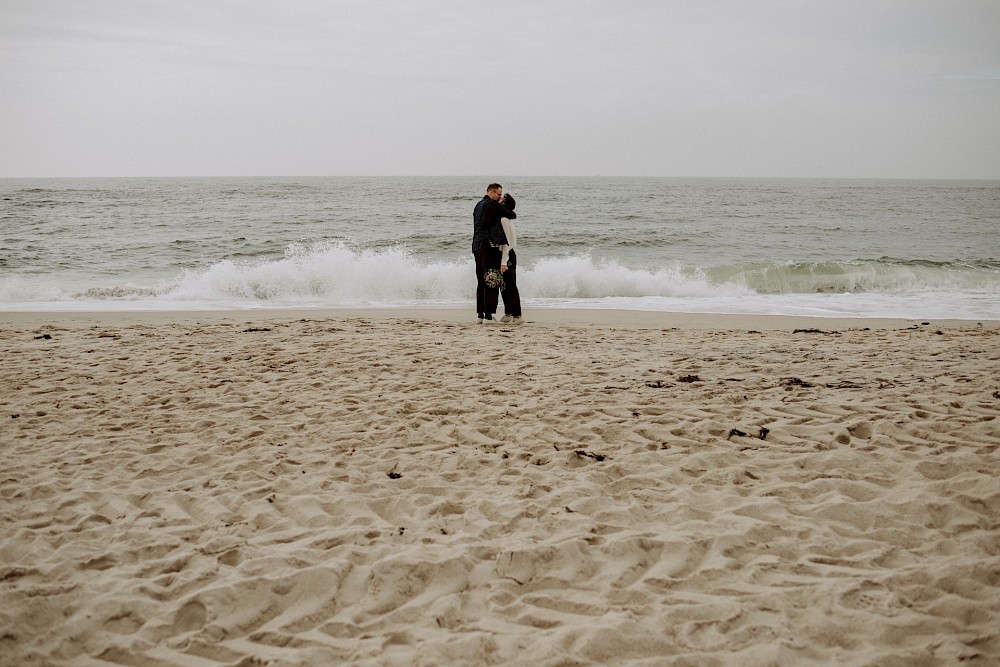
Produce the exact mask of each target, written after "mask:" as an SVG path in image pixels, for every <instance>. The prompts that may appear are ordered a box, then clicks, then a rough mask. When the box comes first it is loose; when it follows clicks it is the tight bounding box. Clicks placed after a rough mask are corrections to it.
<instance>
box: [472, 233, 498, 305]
mask: <svg viewBox="0 0 1000 667" xmlns="http://www.w3.org/2000/svg"><path fill="white" fill-rule="evenodd" d="M472 254H473V255H474V256H475V258H476V313H477V314H478V315H479V317H489V318H490V319H492V318H493V315H494V313H496V312H497V301H498V300H499V296H500V288H499V287H487V286H486V272H487V271H489V270H490V269H496V270H498V271H499V270H500V257H501V255H502V253H501V252H500V248H483V249H482V250H477V251H476V252H474V253H472Z"/></svg>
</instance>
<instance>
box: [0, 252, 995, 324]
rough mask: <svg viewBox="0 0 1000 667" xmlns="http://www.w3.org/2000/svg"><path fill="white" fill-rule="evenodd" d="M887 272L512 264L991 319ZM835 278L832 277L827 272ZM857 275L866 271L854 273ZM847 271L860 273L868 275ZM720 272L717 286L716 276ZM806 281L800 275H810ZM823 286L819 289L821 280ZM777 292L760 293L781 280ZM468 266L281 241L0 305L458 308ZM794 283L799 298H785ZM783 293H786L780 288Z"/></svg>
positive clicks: (601, 291) (836, 309) (528, 278)
mask: <svg viewBox="0 0 1000 667" xmlns="http://www.w3.org/2000/svg"><path fill="white" fill-rule="evenodd" d="M890 270H891V267H889V268H887V267H886V266H884V265H882V264H879V263H875V264H873V265H871V266H867V267H865V266H862V265H851V266H848V267H842V269H840V270H838V269H836V268H835V267H832V266H826V267H824V268H823V269H822V270H821V271H820V272H819V273H820V274H822V276H823V277H822V280H823V281H826V283H829V280H830V278H831V276H837V275H840V276H844V275H849V276H851V278H850V284H852V285H855V286H856V285H857V284H858V283H859V282H866V283H867V284H868V286H869V287H871V286H875V289H853V290H852V289H846V290H835V291H834V290H824V289H817V287H816V282H815V274H816V271H815V270H814V269H813V268H811V267H801V266H800V267H789V266H786V265H781V266H772V267H756V268H753V269H747V268H746V267H743V268H739V267H729V268H726V267H721V268H720V267H715V268H713V269H711V270H705V269H702V268H698V267H683V266H681V265H680V264H678V263H675V264H673V265H671V266H667V267H663V268H659V269H647V268H636V267H628V266H624V265H622V264H619V263H616V262H613V261H608V260H595V259H594V258H593V257H591V256H590V255H587V254H584V255H572V256H564V257H543V258H540V259H538V260H536V261H534V262H530V263H525V264H524V265H523V266H521V267H519V268H518V285H519V288H520V291H521V296H522V299H523V300H524V302H525V304H526V307H531V306H535V307H560V306H561V307H576V308H620V309H630V310H652V311H675V312H719V313H741V312H747V313H770V314H787V315H813V316H840V317H851V316H859V317H871V316H881V317H938V318H944V317H947V318H962V319H965V318H972V319H974V318H983V319H1000V298H997V293H998V291H1000V290H998V287H997V285H998V283H1000V281H998V280H996V279H995V278H994V280H993V281H992V282H990V281H989V280H988V277H989V276H990V275H992V274H991V273H990V272H989V271H987V272H985V277H984V275H983V272H982V271H978V272H974V273H975V275H974V276H972V277H966V278H965V279H964V281H963V280H959V281H957V282H959V283H963V284H965V286H966V287H967V288H968V287H969V285H974V286H975V289H964V290H963V289H957V288H956V287H955V284H954V283H955V280H951V279H949V281H944V282H945V283H947V284H942V278H941V275H940V274H942V273H945V274H948V275H951V274H954V273H955V269H953V268H952V267H944V268H942V267H921V271H922V272H923V273H925V274H926V275H925V277H924V278H923V279H920V278H918V277H916V274H915V273H914V272H913V270H912V268H911V267H901V268H898V269H897V272H898V273H899V274H900V276H905V278H906V279H905V280H898V279H886V277H885V276H886V273H887V272H888V271H890ZM838 271H839V273H838ZM754 272H756V274H765V275H766V274H769V273H770V274H781V275H783V276H784V278H783V281H784V282H783V283H778V282H776V281H771V282H770V283H769V285H768V286H769V288H770V289H769V290H768V291H764V290H761V291H758V290H755V289H752V288H751V287H749V286H748V284H747V283H748V282H751V281H748V280H747V275H748V274H753V273H754ZM866 272H867V273H866ZM859 274H866V275H868V276H869V279H868V280H864V279H861V278H859V277H858V276H859ZM722 276H725V279H721V277H722ZM810 276H812V278H810ZM826 283H824V284H826ZM782 284H783V285H784V286H785V287H786V291H785V292H780V293H769V292H771V291H773V290H775V289H776V286H778V287H780V286H781V285H782ZM474 286H475V278H474V264H473V262H472V259H471V258H469V259H464V258H463V259H456V260H453V261H440V260H438V261H431V260H426V259H421V258H418V257H416V256H414V254H413V253H411V252H409V251H408V250H406V249H404V248H401V247H393V248H387V249H381V250H370V249H369V250H356V249H352V248H350V247H348V246H346V245H345V244H342V243H324V244H315V245H313V246H305V245H300V244H293V245H291V246H289V248H288V249H287V251H286V252H285V254H284V256H283V257H280V258H277V259H270V260H266V259H259V260H252V261H242V262H240V261H233V260H224V261H220V262H217V263H215V264H212V265H211V266H208V267H207V268H205V269H203V270H187V271H184V272H182V273H181V274H180V275H178V276H177V277H176V278H175V279H174V280H170V281H165V282H163V281H160V282H156V283H151V284H146V285H143V284H135V283H128V284H114V285H103V286H91V287H86V288H84V289H80V286H79V285H78V284H76V283H75V281H72V280H71V281H69V282H68V284H59V283H58V282H57V281H55V280H54V279H52V278H47V279H41V280H36V279H33V278H31V277H28V276H23V275H22V276H8V277H5V278H2V279H0V309H2V310H50V309H51V310H67V309H68V310H86V309H109V310H140V309H141V310H172V309H181V310H185V309H187V310H190V309H206V308H224V309H230V308H232V309H246V308H263V307H266V308H286V307H358V306H363V307H391V306H408V307H421V306H461V307H465V306H467V305H470V304H471V303H472V301H473V299H474V296H475V291H474ZM803 286H804V287H805V290H806V291H796V288H801V287H803ZM789 287H791V288H792V291H787V288H789Z"/></svg>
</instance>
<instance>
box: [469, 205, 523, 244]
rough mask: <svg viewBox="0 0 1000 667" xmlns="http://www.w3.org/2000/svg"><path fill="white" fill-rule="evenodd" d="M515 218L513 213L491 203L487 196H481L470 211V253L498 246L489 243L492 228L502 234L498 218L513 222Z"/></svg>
mask: <svg viewBox="0 0 1000 667" xmlns="http://www.w3.org/2000/svg"><path fill="white" fill-rule="evenodd" d="M516 217H517V214H516V213H514V211H512V210H510V209H509V208H507V207H505V206H501V205H500V204H498V203H497V202H495V201H493V200H492V199H490V196H489V195H485V196H483V198H482V199H480V200H479V201H478V202H477V203H476V207H475V209H473V211H472V252H473V253H476V252H478V251H480V250H482V249H484V248H489V247H490V246H491V245H500V244H497V243H493V242H492V241H491V236H492V233H493V228H494V227H497V228H499V229H500V230H501V231H500V233H501V234H503V228H501V227H500V218H508V219H510V220H513V219H514V218H516Z"/></svg>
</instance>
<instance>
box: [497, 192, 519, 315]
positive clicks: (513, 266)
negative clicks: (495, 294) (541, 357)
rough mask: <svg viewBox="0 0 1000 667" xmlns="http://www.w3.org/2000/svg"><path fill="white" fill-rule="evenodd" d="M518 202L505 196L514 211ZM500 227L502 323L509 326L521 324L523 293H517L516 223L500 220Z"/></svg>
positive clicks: (504, 198) (505, 200)
mask: <svg viewBox="0 0 1000 667" xmlns="http://www.w3.org/2000/svg"><path fill="white" fill-rule="evenodd" d="M515 204H516V202H515V201H514V198H513V197H511V196H510V194H509V193H507V194H504V196H503V205H504V206H505V207H506V208H507V209H509V210H511V211H513V210H514V205H515ZM500 225H501V227H502V228H503V237H504V238H503V239H499V238H498V239H497V240H498V241H502V242H498V243H497V246H498V247H499V248H500V253H501V255H500V271H502V272H503V288H501V290H500V296H501V297H503V312H504V315H503V317H501V318H500V321H501V322H504V323H509V324H521V323H522V322H523V321H524V320H522V319H521V293H520V292H518V291H517V253H516V252H515V251H514V248H516V247H517V230H515V229H514V221H513V220H510V219H509V218H500Z"/></svg>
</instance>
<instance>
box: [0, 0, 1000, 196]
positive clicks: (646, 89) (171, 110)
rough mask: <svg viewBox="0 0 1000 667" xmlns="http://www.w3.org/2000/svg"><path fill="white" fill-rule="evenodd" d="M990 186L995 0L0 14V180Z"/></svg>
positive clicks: (40, 6) (23, 0)
mask: <svg viewBox="0 0 1000 667" xmlns="http://www.w3.org/2000/svg"><path fill="white" fill-rule="evenodd" d="M216 175H219V176H224V175H230V176H242V175H250V176H282V175H288V176H303V175H477V176H496V177H510V176H531V175H539V176H542V175H566V176H573V175H605V176H617V175H621V176H813V177H929V178H1000V1H998V0H884V1H881V0H857V1H855V0H828V1H826V2H820V1H815V2H810V1H805V0H803V1H792V0H788V1H785V2H780V1H776V0H762V1H753V2H751V1H748V0H731V1H728V0H722V1H712V0H691V1H686V0H685V1H670V0H648V1H646V0H635V1H630V0H594V1H586V0H579V1H572V2H570V1H568V0H567V1H546V0H530V1H527V0H526V1H523V2H522V1H515V2H499V1H498V2H490V3H481V2H470V1H468V0H465V1H463V0H454V1H452V0H421V1H420V2H415V1H413V2H403V1H399V2H387V1H386V2H383V1H379V0H357V1H355V0H326V1H323V0H301V1H295V0H282V1H278V0H231V1H213V0H160V1H156V2H153V1H144V0H117V1H111V0H0V177H20V176H216Z"/></svg>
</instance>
